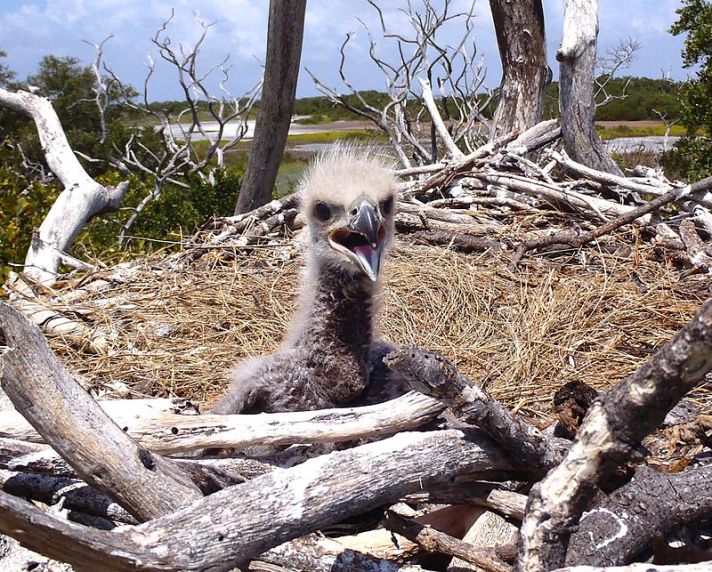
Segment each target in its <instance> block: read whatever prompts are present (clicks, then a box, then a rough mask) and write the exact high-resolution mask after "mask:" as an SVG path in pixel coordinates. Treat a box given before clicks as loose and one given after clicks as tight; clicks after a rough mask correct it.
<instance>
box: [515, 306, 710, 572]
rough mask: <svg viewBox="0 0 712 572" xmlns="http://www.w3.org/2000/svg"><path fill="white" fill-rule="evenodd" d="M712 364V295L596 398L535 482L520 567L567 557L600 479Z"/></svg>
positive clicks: (537, 567)
mask: <svg viewBox="0 0 712 572" xmlns="http://www.w3.org/2000/svg"><path fill="white" fill-rule="evenodd" d="M710 369H712V300H708V301H707V302H705V303H704V304H703V305H702V307H701V308H700V310H699V311H698V313H697V315H696V316H695V317H694V318H693V319H692V320H691V321H690V322H689V323H688V324H687V325H686V326H685V327H684V328H683V329H682V330H680V332H678V333H677V334H676V335H675V337H674V338H673V339H672V340H671V341H669V342H668V343H667V344H665V345H664V346H663V347H662V348H661V349H660V350H658V351H657V352H656V353H655V354H654V355H653V356H652V357H651V358H650V359H649V360H648V361H647V362H646V363H645V364H643V366H641V367H640V368H639V369H638V370H637V371H636V372H634V373H633V374H632V375H630V376H628V377H627V378H626V379H624V380H623V381H622V382H621V383H619V384H618V385H617V386H615V387H613V388H612V389H610V390H609V391H608V392H606V393H605V394H604V395H603V396H601V397H599V400H598V401H595V402H594V404H593V405H592V406H591V408H590V409H589V411H588V413H587V414H586V417H585V419H584V422H583V424H582V425H581V427H580V428H579V431H578V436H577V439H576V442H575V443H574V445H573V446H572V447H571V449H570V450H569V452H568V454H567V455H566V458H565V459H564V460H563V462H562V463H561V464H560V465H559V466H558V467H556V468H555V469H554V470H552V471H551V472H550V473H549V474H548V475H547V476H546V478H545V479H544V480H542V481H541V482H540V483H538V484H537V485H535V486H534V488H533V489H532V491H531V493H530V495H529V502H528V503H527V513H526V515H525V517H524V521H523V523H522V528H521V541H520V545H519V570H521V572H543V571H546V570H551V569H552V568H557V567H560V566H561V565H563V564H564V562H565V557H566V551H567V548H568V543H569V539H570V535H571V532H572V530H573V529H574V528H575V527H576V525H577V522H578V519H579V517H580V515H581V513H582V512H583V510H584V509H585V507H586V503H587V502H588V501H589V500H590V498H591V495H592V494H593V491H594V490H595V487H596V486H597V485H598V484H599V483H600V482H601V481H602V480H603V479H604V478H605V477H606V476H608V475H609V474H610V473H611V471H613V470H614V469H615V468H616V466H617V465H618V464H619V463H621V462H623V461H625V460H626V459H627V458H628V456H629V455H630V454H631V452H632V450H633V448H634V447H635V446H636V445H638V444H639V443H640V441H641V439H642V438H643V437H645V436H646V435H648V434H649V433H650V432H651V431H653V430H654V429H655V428H657V427H658V426H659V425H660V424H661V423H662V422H663V420H664V418H665V416H666V414H667V413H668V411H670V409H672V408H673V406H674V405H675V403H677V401H679V400H680V399H681V398H682V397H683V396H684V395H685V394H686V393H687V392H689V391H690V390H692V389H693V388H694V387H695V386H696V385H697V384H698V382H699V381H700V380H701V379H703V378H704V376H705V374H706V373H707V372H708V371H709V370H710Z"/></svg>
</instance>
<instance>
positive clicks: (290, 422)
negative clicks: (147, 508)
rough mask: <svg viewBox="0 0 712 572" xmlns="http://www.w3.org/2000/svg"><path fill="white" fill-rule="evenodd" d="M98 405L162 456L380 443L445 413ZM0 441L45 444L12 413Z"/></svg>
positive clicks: (423, 400)
mask: <svg viewBox="0 0 712 572" xmlns="http://www.w3.org/2000/svg"><path fill="white" fill-rule="evenodd" d="M134 403H137V405H136V406H135V405H134ZM99 404H100V405H101V407H102V408H103V409H104V411H106V412H107V413H108V415H109V416H110V417H111V419H112V420H113V421H114V423H116V424H117V425H118V426H119V427H121V428H122V430H123V431H124V433H127V434H128V435H130V436H131V437H133V438H134V439H135V440H136V442H137V443H138V444H139V445H141V446H143V447H146V448H147V449H150V450H151V451H156V452H161V453H168V452H170V453H178V452H187V451H194V450H196V449H203V448H207V447H222V448H228V447H229V448H237V449H243V448H246V447H251V446H254V445H285V444H291V443H335V442H339V441H349V440H352V439H360V438H370V437H379V436H383V435H389V434H393V433H397V432H398V431H404V430H409V429H414V428H416V427H420V426H421V425H424V424H425V423H427V422H428V421H430V420H431V419H433V418H435V417H436V416H437V415H438V414H439V413H440V412H441V411H442V410H443V409H444V406H443V405H442V404H441V403H440V402H438V401H437V400H435V399H431V398H430V397H427V396H424V395H420V394H418V393H415V392H410V393H407V394H406V395H403V396H401V397H398V398H396V399H394V400H392V401H387V402H385V403H379V404H377V405H369V406H366V407H352V408H342V409H325V410H319V411H296V412H289V413H263V414H260V415H177V414H175V413H171V412H170V408H168V407H167V404H170V401H169V400H154V399H151V400H133V399H127V400H109V401H102V402H99ZM0 437H6V438H10V439H20V440H23V441H34V442H38V441H41V439H42V438H41V436H40V435H38V434H37V433H36V432H35V431H34V430H33V429H32V426H31V425H30V424H29V423H27V422H26V421H24V420H23V418H22V416H21V415H19V414H17V413H15V414H14V415H13V414H12V412H8V414H6V415H3V418H2V419H0Z"/></svg>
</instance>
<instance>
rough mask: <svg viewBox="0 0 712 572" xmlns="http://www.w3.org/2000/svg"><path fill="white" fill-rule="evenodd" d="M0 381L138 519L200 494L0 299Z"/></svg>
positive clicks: (90, 478)
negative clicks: (0, 347)
mask: <svg viewBox="0 0 712 572" xmlns="http://www.w3.org/2000/svg"><path fill="white" fill-rule="evenodd" d="M0 330H2V334H3V337H4V339H5V343H6V344H7V346H8V349H7V350H6V351H5V352H4V353H3V354H2V356H0V384H1V385H2V389H3V390H4V391H5V392H6V393H7V395H8V397H9V398H10V399H11V400H12V402H13V404H14V405H15V408H16V409H18V410H19V411H21V412H22V413H23V415H25V416H26V418H27V420H28V421H29V422H30V423H31V424H32V425H33V427H34V428H35V429H36V430H37V431H38V432H39V433H40V434H41V435H43V436H44V438H45V439H46V440H47V442H48V443H49V444H50V445H52V447H53V448H54V449H55V450H56V451H57V452H58V453H59V454H60V455H61V456H62V457H63V458H64V459H65V460H66V461H67V462H68V463H69V464H70V465H71V466H72V467H73V468H74V469H75V470H76V471H77V473H78V474H79V475H80V476H81V477H82V478H83V479H84V480H85V481H86V482H87V483H89V484H90V485H92V486H93V487H95V488H96V489H98V490H100V491H102V492H104V493H106V494H107V495H111V497H112V498H114V499H116V500H117V502H118V503H119V504H120V505H121V506H123V507H124V508H125V509H127V510H128V511H129V512H130V513H131V514H132V515H133V516H135V517H136V518H137V519H139V520H147V519H150V518H154V517H156V516H159V515H162V514H166V513H167V512H171V511H173V510H176V509H177V508H178V507H180V506H183V505H185V504H187V503H189V502H190V501H191V500H195V499H197V498H200V496H202V495H201V493H200V491H199V490H198V488H197V487H196V486H195V485H194V484H193V483H192V482H191V480H190V478H189V477H188V476H187V475H186V474H185V473H184V472H183V471H182V470H181V469H179V468H178V467H177V466H176V465H174V464H173V463H172V462H170V461H168V460H166V459H163V458H161V457H160V456H158V455H155V454H153V453H151V452H150V451H148V450H146V449H145V448H143V447H140V446H137V445H136V443H134V442H133V440H132V439H131V438H130V437H129V436H128V435H126V433H124V432H123V431H122V430H121V428H120V427H118V426H117V425H116V424H115V423H114V422H113V421H112V420H111V419H110V418H109V417H108V416H107V415H106V413H104V411H102V409H101V407H99V405H98V404H97V403H96V401H94V399H92V397H91V396H90V395H89V394H88V393H87V392H86V391H84V389H82V387H81V386H80V385H79V383H78V382H77V381H76V380H75V379H74V378H73V377H72V376H71V375H69V374H68V373H67V372H66V371H65V370H64V368H63V367H62V366H61V364H60V363H59V361H58V360H57V358H56V357H55V355H54V354H53V353H52V351H51V350H50V349H49V347H48V346H47V342H46V340H45V339H44V336H43V335H42V333H41V332H40V331H39V329H38V328H37V326H35V325H34V324H32V323H31V322H30V321H29V320H28V319H27V318H26V317H25V316H23V315H22V314H20V313H19V312H18V311H17V310H15V309H14V308H12V307H11V306H8V305H7V304H4V303H0Z"/></svg>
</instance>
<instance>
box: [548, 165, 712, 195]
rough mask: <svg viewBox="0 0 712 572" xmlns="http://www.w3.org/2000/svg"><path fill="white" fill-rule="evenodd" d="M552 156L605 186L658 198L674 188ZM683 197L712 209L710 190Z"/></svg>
mask: <svg viewBox="0 0 712 572" xmlns="http://www.w3.org/2000/svg"><path fill="white" fill-rule="evenodd" d="M550 155H551V158H552V159H553V160H554V161H556V162H557V163H559V165H561V166H562V167H563V168H564V169H565V170H566V171H569V172H571V173H574V174H576V175H579V176H581V177H585V178H587V179H590V180H592V181H596V182H599V183H603V184H605V185H610V186H614V187H622V188H624V189H628V190H629V191H635V192H637V193H642V194H648V195H656V196H658V195H664V194H665V193H667V192H668V191H670V190H672V188H673V186H672V185H646V184H643V183H639V182H637V181H634V180H631V179H630V178H629V177H620V176H618V175H614V174H612V173H606V172H604V171H599V170H598V169H593V168H591V167H587V166H586V165H582V164H581V163H577V162H576V161H574V160H573V159H571V158H570V157H569V156H568V155H567V154H566V153H565V152H563V153H558V152H556V151H552V152H551V153H550ZM681 195H682V197H683V198H684V199H685V200H688V201H689V200H692V201H695V202H697V203H699V204H701V205H703V206H705V207H707V208H712V192H710V191H709V190H702V191H695V192H693V193H681Z"/></svg>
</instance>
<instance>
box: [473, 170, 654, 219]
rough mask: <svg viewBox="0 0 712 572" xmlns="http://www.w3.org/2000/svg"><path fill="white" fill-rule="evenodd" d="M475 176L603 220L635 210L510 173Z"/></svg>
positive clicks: (489, 173)
mask: <svg viewBox="0 0 712 572" xmlns="http://www.w3.org/2000/svg"><path fill="white" fill-rule="evenodd" d="M475 176H476V177H477V178H479V179H481V180H483V181H486V182H488V183H493V184H496V185H503V186H505V187H508V188H509V189H511V190H513V191H517V192H520V193H526V194H528V195H534V196H538V197H542V198H544V199H547V200H549V201H553V202H554V203H555V204H563V205H568V206H570V207H571V208H573V209H574V210H576V211H578V212H581V213H584V214H587V215H591V214H592V213H593V214H595V215H597V216H598V217H600V218H602V219H603V220H608V219H607V218H606V217H609V216H619V215H622V214H625V213H627V212H630V211H631V210H633V208H635V207H631V206H628V205H621V204H619V203H614V202H613V201H608V200H606V199H602V198H599V197H592V196H588V195H584V194H582V193H577V192H576V191H572V190H569V189H562V188H560V187H558V186H554V185H551V184H549V183H545V182H542V181H534V180H532V179H529V178H527V177H522V176H519V175H514V174H510V173H508V174H506V175H503V174H501V173H498V172H496V171H489V172H486V173H476V174H475ZM637 220H638V222H639V224H647V223H649V222H650V216H643V217H640V218H639V219H637Z"/></svg>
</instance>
